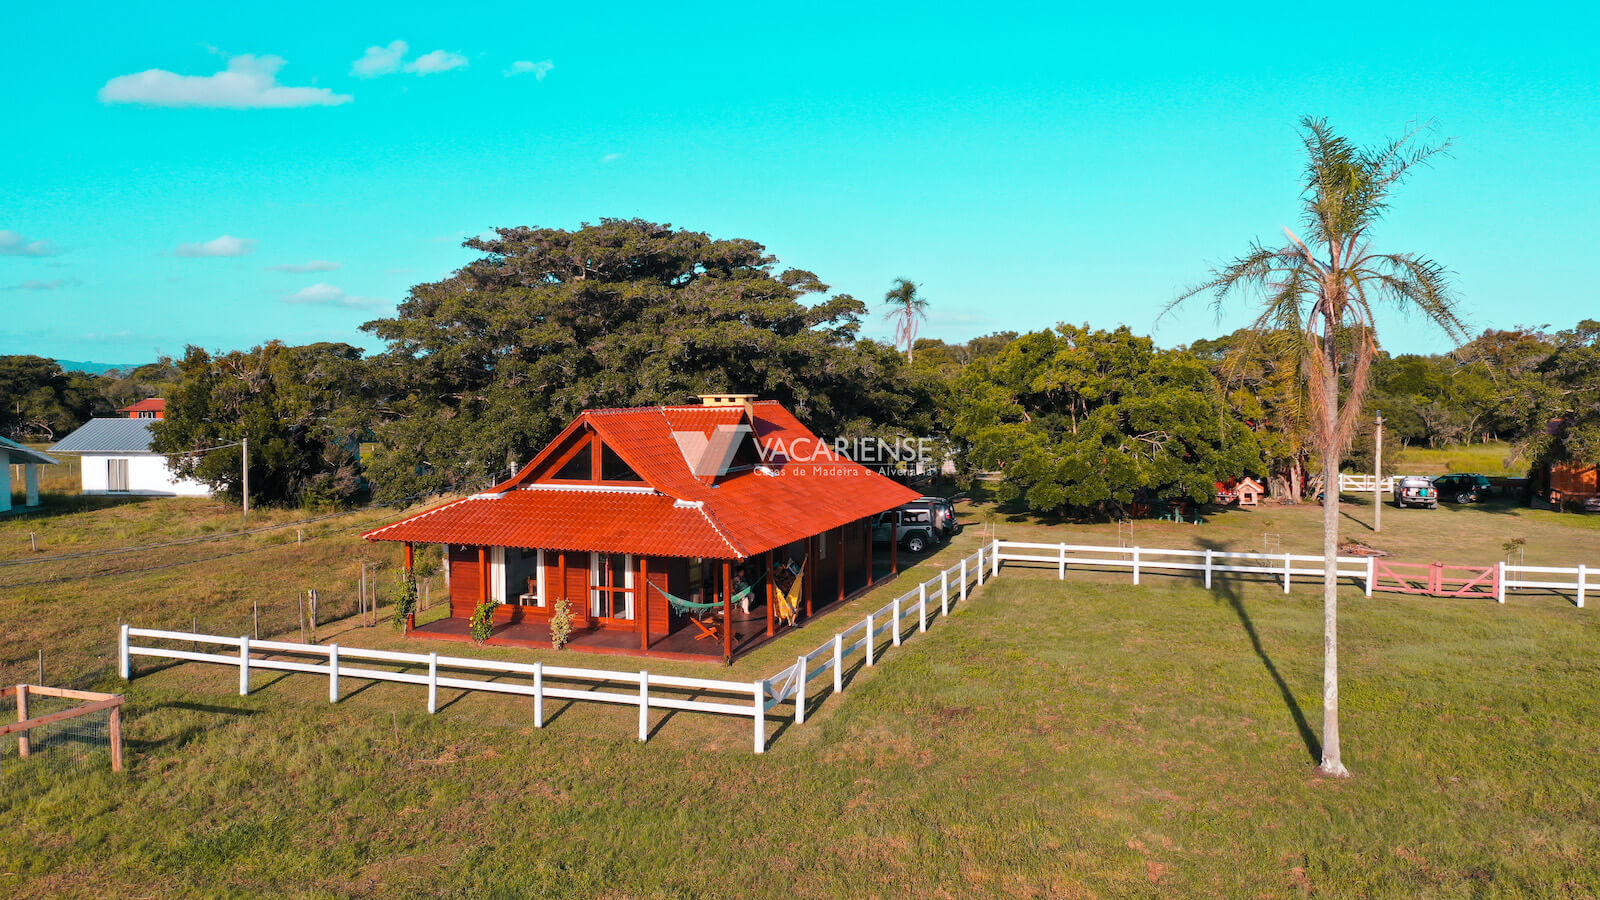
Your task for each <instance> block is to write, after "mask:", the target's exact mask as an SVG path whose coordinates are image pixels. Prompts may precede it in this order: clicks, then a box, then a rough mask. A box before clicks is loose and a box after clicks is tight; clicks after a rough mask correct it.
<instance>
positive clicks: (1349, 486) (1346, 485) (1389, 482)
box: [1339, 472, 1395, 494]
mask: <svg viewBox="0 0 1600 900" xmlns="http://www.w3.org/2000/svg"><path fill="white" fill-rule="evenodd" d="M1377 480H1378V476H1376V475H1351V474H1349V473H1346V472H1340V473H1339V490H1340V491H1342V492H1345V493H1350V494H1370V493H1372V490H1373V488H1372V483H1373V482H1375V481H1377ZM1394 480H1395V477H1394V476H1393V475H1390V476H1389V477H1387V478H1385V479H1383V492H1384V493H1386V494H1392V493H1394Z"/></svg>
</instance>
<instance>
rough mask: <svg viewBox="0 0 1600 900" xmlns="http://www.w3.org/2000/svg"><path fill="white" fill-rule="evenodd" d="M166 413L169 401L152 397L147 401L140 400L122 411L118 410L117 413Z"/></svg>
mask: <svg viewBox="0 0 1600 900" xmlns="http://www.w3.org/2000/svg"><path fill="white" fill-rule="evenodd" d="M166 411H167V401H166V400H164V399H162V398H160V397H150V398H148V399H146V400H140V401H139V402H137V403H130V404H128V405H127V406H124V407H122V408H121V409H119V410H117V412H123V413H142V412H153V413H164V412H166Z"/></svg>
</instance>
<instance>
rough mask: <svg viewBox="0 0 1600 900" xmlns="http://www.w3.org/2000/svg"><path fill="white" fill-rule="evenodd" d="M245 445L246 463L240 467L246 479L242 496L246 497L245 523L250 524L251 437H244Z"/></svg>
mask: <svg viewBox="0 0 1600 900" xmlns="http://www.w3.org/2000/svg"><path fill="white" fill-rule="evenodd" d="M243 446H244V454H243V455H244V463H243V466H242V467H241V469H240V472H241V474H242V475H243V476H244V479H243V480H244V491H243V492H242V496H243V497H244V523H245V524H246V525H248V524H250V439H249V438H245V439H244V441H243Z"/></svg>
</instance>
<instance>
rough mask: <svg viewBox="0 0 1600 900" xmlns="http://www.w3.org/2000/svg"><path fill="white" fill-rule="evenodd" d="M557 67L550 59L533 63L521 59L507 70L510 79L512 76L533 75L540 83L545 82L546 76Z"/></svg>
mask: <svg viewBox="0 0 1600 900" xmlns="http://www.w3.org/2000/svg"><path fill="white" fill-rule="evenodd" d="M555 67H556V64H555V63H553V62H551V61H550V60H548V59H542V60H540V61H538V62H532V61H531V60H526V59H519V60H517V61H516V62H514V63H512V64H511V68H509V69H507V70H506V77H507V78H510V77H511V76H512V75H529V74H531V75H532V76H533V77H534V78H537V79H539V80H540V81H543V80H544V77H545V76H546V75H549V74H550V70H551V69H554V68H555Z"/></svg>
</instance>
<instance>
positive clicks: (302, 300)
mask: <svg viewBox="0 0 1600 900" xmlns="http://www.w3.org/2000/svg"><path fill="white" fill-rule="evenodd" d="M282 300H283V302H284V303H293V304H296V305H300V306H344V307H351V308H356V307H363V306H373V305H376V304H379V303H382V302H383V301H382V300H379V299H378V298H376V297H352V296H350V295H349V294H346V293H345V292H344V289H343V288H337V287H334V286H333V285H331V284H328V283H327V282H323V281H319V282H317V283H316V284H313V285H312V286H310V287H307V288H301V289H300V290H298V291H295V292H294V293H292V294H284V295H283V297H282Z"/></svg>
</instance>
